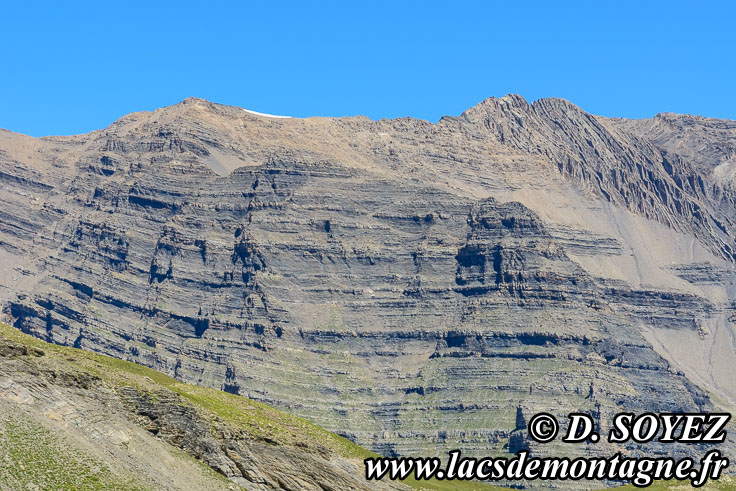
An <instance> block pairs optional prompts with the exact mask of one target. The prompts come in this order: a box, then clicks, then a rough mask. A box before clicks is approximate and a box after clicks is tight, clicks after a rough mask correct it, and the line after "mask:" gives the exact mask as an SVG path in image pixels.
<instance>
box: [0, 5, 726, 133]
mask: <svg viewBox="0 0 736 491" xmlns="http://www.w3.org/2000/svg"><path fill="white" fill-rule="evenodd" d="M312 3H313V2H306V1H302V2H276V1H259V2H245V1H243V2H218V1H215V0H210V1H202V2H196V3H194V2H186V1H179V2H157V1H154V0H150V1H147V2H138V1H119V2H118V1H95V2H81V1H80V2H62V1H55V2H33V1H28V0H25V1H15V0H0V127H2V128H6V129H10V130H13V131H18V132H22V133H27V134H31V135H34V136H39V135H46V134H70V133H81V132H86V131H90V130H93V129H98V128H102V127H104V126H107V125H108V124H110V123H111V122H112V121H114V120H115V119H117V118H119V117H120V116H123V115H124V114H127V113H129V112H132V111H138V110H151V109H155V108H157V107H160V106H164V105H169V104H173V103H176V102H178V101H180V100H182V99H184V98H186V97H189V96H196V97H202V98H205V99H209V100H211V101H215V102H220V103H224V104H232V105H237V106H243V107H246V108H249V109H253V110H256V111H261V112H269V113H275V114H288V115H292V116H312V115H320V116H343V115H356V114H364V115H367V116H369V117H371V118H374V119H375V118H382V117H397V116H414V117H418V118H423V119H428V120H430V121H436V120H438V119H439V118H440V117H441V116H442V115H445V114H451V115H456V114H460V113H461V112H462V111H463V110H465V109H466V108H468V107H470V106H472V105H474V104H476V103H478V102H479V101H481V100H483V99H485V98H486V97H489V96H502V95H504V94H506V93H510V92H512V93H519V94H521V95H522V96H524V97H525V98H527V99H528V100H535V99H538V98H540V97H564V98H566V99H569V100H570V101H572V102H574V103H575V104H578V105H579V106H581V107H582V108H583V109H585V110H587V111H589V112H592V113H596V114H602V115H606V116H624V117H649V116H653V115H654V114H656V113H657V112H663V111H675V112H687V113H694V114H702V115H705V116H713V117H725V118H731V119H736V90H735V89H736V2H728V1H725V0H724V1H720V2H718V1H697V2H696V1H690V2H681V1H676V0H672V1H662V2H657V1H651V2H650V1H641V0H640V1H634V2H628V1H608V2H604V1H591V0H588V1H585V2H562V1H560V2H556V1H543V2H542V1H540V2H521V1H509V0H507V1H504V2H490V1H487V2H457V1H456V2H452V1H447V2H430V1H421V2H409V1H400V0H395V1H388V2H383V1H366V2H357V1H341V2H319V4H317V2H314V5H312Z"/></svg>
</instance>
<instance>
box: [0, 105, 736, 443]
mask: <svg viewBox="0 0 736 491" xmlns="http://www.w3.org/2000/svg"><path fill="white" fill-rule="evenodd" d="M637 128H639V126H637V125H636V124H635V123H630V122H621V121H614V120H607V119H605V118H598V117H595V116H591V115H589V114H587V113H585V112H583V111H582V110H580V109H579V108H577V107H575V106H573V105H571V104H569V103H568V102H566V101H562V100H556V99H551V100H541V101H538V102H535V103H532V104H528V103H527V102H526V101H524V100H523V99H521V98H519V97H518V96H507V97H504V98H501V99H489V100H487V101H484V102H483V103H481V104H480V105H478V106H476V107H475V108H472V109H470V110H468V111H467V112H466V113H464V114H463V115H462V116H460V117H452V118H451V117H447V118H443V119H442V120H441V121H440V122H439V123H438V124H431V123H428V122H424V121H418V120H412V119H398V120H390V121H389V120H381V121H370V120H368V119H366V118H362V117H358V118H344V119H331V118H309V119H304V120H302V119H270V118H265V117H260V116H255V115H252V114H249V113H247V112H245V111H243V110H242V109H239V108H234V107H226V106H219V105H215V104H211V103H208V102H205V101H202V100H197V99H188V100H186V101H184V102H182V103H180V104H178V105H176V106H172V107H168V108H163V109H160V110H158V111H155V112H153V113H137V114H132V115H129V116H127V117H125V118H123V119H121V120H120V121H118V122H116V123H114V124H113V125H111V126H110V127H108V128H106V129H105V130H101V131H97V132H93V133H90V134H87V135H80V136H73V137H49V138H42V139H32V138H29V137H25V136H22V135H16V134H12V133H7V132H5V133H0V150H1V151H0V173H1V174H0V175H1V176H2V191H1V192H0V201H1V202H2V203H1V205H2V206H0V232H1V234H2V235H0V261H1V263H0V266H1V267H2V268H3V269H4V274H3V279H2V280H0V282H1V284H0V295H1V296H2V300H3V302H4V305H5V311H6V314H7V316H8V318H9V320H11V321H12V322H14V324H15V326H16V327H18V328H19V329H21V330H23V331H25V332H28V333H31V334H33V335H35V336H38V337H40V338H42V339H44V340H47V341H50V342H54V343H58V344H66V345H73V346H76V347H81V348H84V349H88V350H92V351H97V352H101V353H105V354H108V355H111V356H115V357H118V358H123V359H127V360H131V361H136V362H138V363H141V364H144V365H147V366H150V367H154V368H156V369H157V370H160V371H163V372H165V373H168V374H171V375H173V376H174V377H176V378H178V379H180V380H183V381H186V382H191V383H196V384H200V385H206V386H211V387H215V388H221V389H223V390H226V391H228V392H232V393H234V394H240V395H244V396H248V397H250V398H253V399H258V400H262V401H265V402H268V403H271V404H274V405H277V406H279V407H281V408H284V409H287V410H289V411H291V412H293V413H295V414H298V415H301V416H304V417H306V418H308V419H309V420H311V421H313V422H315V423H317V424H319V425H322V426H324V427H326V428H328V429H330V430H333V431H336V432H338V433H340V434H342V435H346V436H348V437H349V438H351V439H352V440H354V441H357V442H359V443H361V444H363V445H366V446H368V447H370V448H372V449H374V450H376V451H378V452H381V453H383V454H402V455H411V454H415V455H416V454H420V455H428V454H432V455H435V454H439V453H440V452H442V451H444V450H448V449H452V448H458V447H459V448H462V449H463V450H464V451H467V452H470V453H476V454H490V453H496V452H505V451H514V450H516V449H518V448H521V447H525V446H531V447H532V448H533V450H534V451H535V452H538V453H545V452H553V451H559V449H554V448H552V447H550V446H549V445H548V446H540V445H537V444H534V443H533V442H529V441H528V440H527V439H526V437H525V435H524V431H523V428H522V427H523V425H520V424H519V421H523V420H524V418H526V417H528V416H529V415H531V414H533V413H535V412H538V411H543V410H545V411H549V412H553V413H556V414H558V415H560V416H562V415H566V414H567V413H568V412H570V410H572V409H574V410H578V411H585V412H593V413H595V414H598V415H599V417H600V421H601V424H602V426H603V428H604V429H605V426H606V422H607V421H609V420H610V417H611V415H612V414H613V413H615V412H618V411H621V410H630V411H637V412H641V411H645V410H646V411H700V410H711V409H713V408H715V407H724V406H725V407H731V405H733V404H734V401H736V385H735V384H734V379H733V373H732V369H730V368H729V367H732V366H734V365H733V364H734V363H736V348H734V346H736V333H735V332H734V326H733V323H732V319H734V318H736V316H735V315H734V312H736V310H734V308H735V307H734V303H733V301H734V298H735V296H736V291H735V290H734V285H733V282H734V273H733V272H734V268H733V263H734V256H733V251H734V250H735V249H734V247H736V246H735V245H734V238H735V237H736V232H734V229H733V226H734V225H733V224H734V223H736V221H734V216H736V206H734V204H733V203H734V202H733V200H732V198H731V196H732V195H731V194H730V191H729V188H728V187H727V186H725V185H724V184H723V180H721V179H719V178H718V176H717V175H716V174H715V173H710V174H709V173H706V172H703V166H702V162H700V161H697V160H694V159H692V158H691V156H690V155H688V154H682V153H677V152H676V150H677V149H671V148H669V147H667V145H666V144H665V143H662V141H660V140H657V139H651V138H650V136H648V134H647V133H646V132H645V131H641V130H637ZM694 131H695V130H694ZM697 131H698V132H702V133H707V134H710V133H708V131H709V130H708V129H707V128H705V129H703V128H699V129H697ZM714 138H715V137H714ZM718 138H721V136H719V137H718ZM722 138H723V139H724V140H725V141H730V140H729V138H730V137H728V136H726V137H722ZM729 144H730V143H729ZM666 147H667V148H666ZM719 148H721V147H719ZM565 450H566V451H569V452H575V451H578V452H583V451H588V452H601V453H605V452H609V451H610V450H612V449H610V448H606V446H605V445H602V444H598V445H593V446H591V447H590V448H589V449H587V450H586V449H584V448H576V449H565ZM628 450H629V451H630V452H637V451H641V449H639V448H637V447H636V446H631V447H630V448H628ZM647 451H651V449H648V450H647ZM668 451H669V449H668ZM677 452H679V453H692V452H695V453H697V452H698V449H695V448H693V447H687V448H684V447H683V448H678V449H677Z"/></svg>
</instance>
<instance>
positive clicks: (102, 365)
mask: <svg viewBox="0 0 736 491" xmlns="http://www.w3.org/2000/svg"><path fill="white" fill-rule="evenodd" d="M0 337H3V338H6V339H8V340H11V341H13V342H16V343H19V344H24V345H26V346H29V347H35V348H39V349H41V350H43V352H44V353H45V357H46V359H47V360H49V359H51V360H54V361H55V362H57V363H59V364H61V365H63V366H64V368H65V369H67V370H78V371H81V372H86V373H91V374H94V375H97V376H98V377H100V378H101V379H102V380H103V381H104V382H105V383H106V384H108V385H109V386H111V387H120V386H135V387H138V388H140V389H142V390H146V391H150V392H157V391H159V390H161V389H168V390H171V391H173V392H175V393H177V394H179V395H180V396H182V397H183V398H184V399H186V400H187V401H189V402H190V403H191V404H192V405H193V406H195V407H196V408H197V409H199V410H200V411H201V412H202V413H203V414H205V415H211V416H217V417H219V418H220V419H222V420H223V421H225V422H227V423H230V424H232V425H234V426H237V427H240V428H242V429H243V430H245V431H246V432H247V433H249V434H251V435H253V436H254V437H256V438H262V439H268V440H272V441H274V442H278V443H279V444H282V445H288V446H295V445H302V446H307V447H314V446H316V445H319V446H322V447H326V448H327V449H328V450H329V451H330V452H331V453H334V454H337V455H340V456H342V457H346V458H358V459H364V458H367V457H377V454H375V453H373V452H370V451H368V450H366V449H364V448H363V447H360V446H358V445H356V444H354V443H352V442H351V441H349V440H347V439H345V438H342V437H340V436H338V435H336V434H334V433H330V432H329V431H327V430H325V429H323V428H320V427H319V426H316V425H314V424H312V423H309V422H308V421H306V420H304V419H301V418H298V417H296V416H293V415H290V414H287V413H284V412H282V411H279V410H276V409H274V408H272V407H270V406H267V405H266V404H262V403H259V402H255V401H252V400H250V399H246V398H244V397H241V396H237V395H233V394H229V393H226V392H222V391H219V390H215V389H211V388H207V387H198V386H193V385H189V384H184V383H181V382H179V381H177V380H176V379H174V378H172V377H169V376H168V375H164V374H163V373H160V372H157V371H155V370H152V369H149V368H146V367H143V366H140V365H137V364H135V363H131V362H127V361H123V360H118V359H116V358H111V357H108V356H104V355H99V354H96V353H90V352H87V351H83V350H79V349H75V348H70V347H65V346H57V345H53V344H49V343H46V342H44V341H41V340H39V339H36V338H34V337H32V336H29V335H26V334H24V333H21V332H20V331H18V330H16V329H14V328H12V327H10V326H8V325H7V324H3V323H0ZM33 440H34V441H36V440H37V439H35V438H33ZM39 441H40V440H39ZM41 446H43V445H41ZM39 448H40V447H39ZM19 451H26V450H24V449H19ZM28 451H30V450H28ZM59 458H61V457H59ZM73 468H74V467H73V466H72V467H70V469H73ZM41 471H42V470H39V472H41ZM98 474H100V475H99V476H97V477H93V478H92V479H104V472H102V473H98ZM85 483H86V481H85ZM87 484H92V485H94V482H89V483H87ZM100 484H101V485H102V486H103V487H104V484H109V483H108V482H101V483H100ZM405 484H408V485H409V486H411V487H414V488H418V489H437V490H442V489H458V490H471V489H479V490H483V489H500V488H493V487H491V486H487V485H484V484H480V483H468V482H458V481H453V482H441V481H422V482H421V483H419V482H417V481H415V480H413V479H409V480H406V481H405ZM133 487H135V486H133Z"/></svg>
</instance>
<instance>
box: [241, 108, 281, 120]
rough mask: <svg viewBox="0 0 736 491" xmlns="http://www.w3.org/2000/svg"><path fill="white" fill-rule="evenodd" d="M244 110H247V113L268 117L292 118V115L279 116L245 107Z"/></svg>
mask: <svg viewBox="0 0 736 491" xmlns="http://www.w3.org/2000/svg"><path fill="white" fill-rule="evenodd" d="M243 111H245V112H247V113H250V114H255V115H256V116H263V117H266V118H279V119H288V118H291V116H278V115H276V114H266V113H259V112H256V111H251V110H250V109H243Z"/></svg>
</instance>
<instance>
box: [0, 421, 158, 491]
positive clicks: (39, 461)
mask: <svg viewBox="0 0 736 491" xmlns="http://www.w3.org/2000/svg"><path fill="white" fill-rule="evenodd" d="M2 419H3V424H2V427H1V428H0V461H2V466H0V482H2V483H6V484H8V485H10V486H11V487H14V488H24V489H39V488H40V489H121V490H128V489H130V490H133V489H136V490H137V489H148V488H147V487H146V486H145V485H143V484H141V483H139V482H137V480H136V479H135V478H134V477H133V476H120V475H116V474H114V473H112V472H111V471H110V469H109V468H108V467H107V466H106V465H105V464H104V463H103V462H101V461H99V460H98V459H95V458H92V457H90V456H88V455H84V454H80V452H78V451H76V450H75V449H74V447H73V446H71V445H69V444H68V443H67V442H65V441H64V440H63V438H61V437H59V436H57V435H55V434H53V433H52V432H51V431H50V430H49V429H47V428H45V427H43V426H41V425H40V424H39V423H38V422H37V421H34V420H32V419H31V418H29V417H27V416H25V415H24V414H22V413H19V412H18V413H12V412H5V411H3V414H2Z"/></svg>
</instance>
